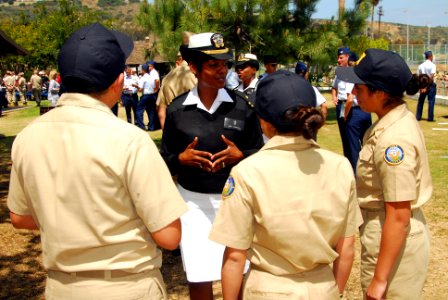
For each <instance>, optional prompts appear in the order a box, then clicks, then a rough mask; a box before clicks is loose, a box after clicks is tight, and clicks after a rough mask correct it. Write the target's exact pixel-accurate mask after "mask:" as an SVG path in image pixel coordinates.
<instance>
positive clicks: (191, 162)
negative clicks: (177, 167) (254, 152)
mask: <svg viewBox="0 0 448 300" xmlns="http://www.w3.org/2000/svg"><path fill="white" fill-rule="evenodd" d="M221 139H222V140H223V141H224V143H225V144H226V145H227V148H226V149H224V150H222V151H220V152H218V153H215V154H212V153H210V152H207V151H199V150H196V149H195V148H196V146H197V144H198V141H199V140H198V137H195V138H194V140H193V142H191V143H190V144H189V145H188V146H187V148H186V149H185V151H184V152H182V153H180V154H179V162H180V164H182V165H186V166H191V167H196V168H200V169H203V170H204V171H206V172H212V173H215V172H217V171H219V170H221V169H223V168H225V167H226V166H230V165H232V164H234V163H237V162H239V161H240V160H242V159H243V158H244V154H243V152H241V151H240V150H239V149H238V147H237V146H236V145H235V144H234V143H233V142H232V141H230V140H229V139H227V138H226V137H225V136H224V135H221Z"/></svg>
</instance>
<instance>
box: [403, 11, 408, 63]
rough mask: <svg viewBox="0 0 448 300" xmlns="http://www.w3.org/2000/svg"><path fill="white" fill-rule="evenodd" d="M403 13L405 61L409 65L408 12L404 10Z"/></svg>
mask: <svg viewBox="0 0 448 300" xmlns="http://www.w3.org/2000/svg"><path fill="white" fill-rule="evenodd" d="M403 12H404V13H405V14H406V61H407V62H408V63H409V20H408V10H407V9H405V10H403Z"/></svg>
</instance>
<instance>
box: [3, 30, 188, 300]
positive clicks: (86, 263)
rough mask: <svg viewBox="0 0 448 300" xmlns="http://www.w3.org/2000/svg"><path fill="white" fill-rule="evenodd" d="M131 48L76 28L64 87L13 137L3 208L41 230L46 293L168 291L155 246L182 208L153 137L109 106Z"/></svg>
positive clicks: (176, 237) (150, 294)
mask: <svg viewBox="0 0 448 300" xmlns="http://www.w3.org/2000/svg"><path fill="white" fill-rule="evenodd" d="M132 49H133V42H132V40H131V39H130V38H129V37H127V36H125V35H124V34H121V33H119V32H115V31H111V30H108V29H106V28H105V27H103V26H102V25H100V24H98V23H94V24H91V25H88V26H85V27H82V28H80V29H79V30H77V31H76V32H75V33H73V34H72V36H71V37H70V38H69V39H68V40H67V41H66V42H65V44H64V45H63V46H62V48H61V50H60V52H59V56H58V68H59V70H60V73H61V78H62V83H63V84H64V87H65V88H66V93H64V94H63V95H62V96H61V98H60V99H59V101H58V104H57V106H56V108H54V109H53V110H51V111H50V112H48V113H46V114H45V115H43V116H41V117H40V118H38V119H37V120H35V121H34V122H33V123H31V124H30V125H28V126H27V127H26V128H25V129H24V130H23V131H22V132H21V133H19V134H18V136H17V137H16V139H15V141H14V144H13V147H12V161H13V166H12V168H11V181H10V187H9V195H8V208H9V210H10V211H11V213H10V217H11V222H12V224H13V225H14V226H15V227H16V228H28V229H39V230H40V232H41V237H42V253H43V263H44V266H45V268H46V269H47V270H48V277H47V283H46V291H45V298H46V299H48V300H52V299H86V300H87V299H151V300H152V299H166V298H167V295H166V291H165V288H164V284H163V279H162V276H161V273H160V267H161V264H162V253H161V251H160V250H159V249H158V248H157V246H160V247H163V248H166V249H175V248H176V247H177V246H178V244H179V242H180V237H181V225H180V221H179V217H180V216H181V215H182V214H183V213H184V212H186V211H187V206H186V205H185V203H184V202H183V200H182V198H181V196H180V195H179V193H178V191H177V189H176V187H175V185H174V184H173V182H172V178H171V176H170V173H169V171H168V168H167V166H166V165H165V163H164V161H163V159H162V158H161V156H160V155H159V154H158V150H157V147H156V146H155V144H154V143H153V142H152V140H151V139H150V138H149V137H148V135H147V134H146V133H145V132H143V131H141V130H140V129H138V128H137V127H135V126H133V125H132V124H129V123H127V122H125V121H123V120H121V119H119V118H116V117H115V116H114V115H113V113H112V111H111V107H112V106H113V105H114V104H115V102H116V99H118V98H119V97H120V95H121V91H122V89H123V71H124V69H125V60H126V57H128V56H129V54H130V53H131V51H132ZM77 58H82V63H81V62H80V61H78V60H77ZM48 132H51V135H48ZM30 145H32V147H30ZM36 157H38V159H36ZM150 168H151V169H154V170H157V176H153V175H152V174H150V173H149V172H147V171H148V169H150Z"/></svg>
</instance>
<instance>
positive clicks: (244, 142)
mask: <svg viewBox="0 0 448 300" xmlns="http://www.w3.org/2000/svg"><path fill="white" fill-rule="evenodd" d="M184 50H185V49H184ZM182 57H184V58H185V60H187V61H188V62H189V64H190V69H191V71H192V72H193V74H195V76H196V77H197V79H198V83H197V86H195V87H194V88H193V89H192V90H191V91H189V92H187V93H184V94H183V95H180V96H179V97H177V98H176V99H174V101H173V102H172V103H171V104H170V105H169V106H168V109H167V114H166V120H165V127H164V130H163V136H162V145H161V154H162V156H163V158H164V159H165V162H166V163H167V165H168V167H169V169H170V171H171V173H172V174H173V175H177V183H178V188H179V191H180V193H181V195H182V196H183V198H184V200H185V201H186V202H187V204H188V206H189V208H190V210H189V211H188V212H187V213H186V214H185V215H183V216H182V218H181V222H182V241H181V254H182V260H183V263H184V267H185V271H186V274H187V280H188V283H189V288H190V298H191V299H201V300H202V299H204V300H206V299H212V297H213V293H212V281H214V280H220V279H221V264H222V254H223V252H224V247H223V246H221V245H219V244H217V243H214V242H212V241H210V240H209V239H208V234H209V231H210V228H211V225H212V223H213V220H214V218H215V214H216V211H217V209H218V207H219V205H220V202H221V191H222V189H223V187H224V184H225V182H226V179H227V177H228V175H229V172H230V169H231V167H232V166H234V165H236V164H237V163H238V162H239V161H240V160H242V159H243V158H244V157H247V156H249V155H251V154H252V153H254V152H256V151H258V149H259V148H261V146H262V143H263V141H262V137H261V129H260V125H259V123H258V120H257V117H256V115H255V111H254V109H253V107H252V106H251V105H250V103H248V102H247V101H246V99H245V98H243V97H242V96H238V95H236V94H235V93H234V92H233V91H230V90H226V89H224V85H225V82H226V75H227V71H228V68H227V60H229V59H231V58H232V53H231V50H230V49H229V48H227V47H225V44H224V39H223V37H222V35H221V34H218V33H215V34H213V33H201V34H197V35H193V36H191V37H190V40H189V46H188V49H187V50H186V51H185V52H183V53H182ZM155 175H156V174H155Z"/></svg>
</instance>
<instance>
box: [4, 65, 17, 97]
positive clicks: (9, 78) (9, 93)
mask: <svg viewBox="0 0 448 300" xmlns="http://www.w3.org/2000/svg"><path fill="white" fill-rule="evenodd" d="M4 83H5V86H6V100H8V104H12V103H14V104H16V105H17V102H16V95H15V79H14V72H12V71H6V77H5V79H4Z"/></svg>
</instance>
